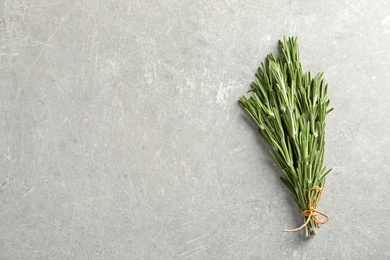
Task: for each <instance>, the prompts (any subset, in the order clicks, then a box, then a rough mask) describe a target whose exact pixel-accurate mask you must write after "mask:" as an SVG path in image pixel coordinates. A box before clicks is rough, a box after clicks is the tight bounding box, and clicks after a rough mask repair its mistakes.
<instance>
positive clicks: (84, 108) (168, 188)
mask: <svg viewBox="0 0 390 260" xmlns="http://www.w3.org/2000/svg"><path fill="white" fill-rule="evenodd" d="M0 16H1V18H0V59H1V61H0V122H1V127H0V259H138V258H139V259H184V258H188V259H292V258H293V259H295V258H296V259H385V258H390V249H389V247H388V244H389V242H390V227H389V224H388V216H389V213H390V206H389V196H390V189H389V184H390V162H389V159H390V156H389V153H390V148H389V147H390V138H389V130H390V121H389V117H390V86H389V85H390V82H389V77H390V2H389V1H388V0H380V1H379V0H378V1H369V0H362V1H352V0H349V1H337V0H331V1H303V0H302V1H280V0H279V1H266V0H261V1H254V0H252V1H245V0H244V1H237V0H226V1H179V0H162V1H132V0H130V1H127V0H126V1H122V0H120V1H114V0H112V1H103V0H95V1H93V0H88V1H48V0H46V1H45V0H43V1H32V0H30V1H28V0H0ZM283 35H296V36H298V38H299V43H300V45H301V51H302V61H303V65H304V68H305V69H308V70H311V71H313V72H319V71H324V72H325V77H326V78H327V80H328V82H329V84H330V89H329V95H330V98H331V105H332V106H333V107H335V110H334V112H332V113H331V114H330V115H329V117H328V121H327V123H328V124H327V126H328V128H327V155H326V160H327V165H328V166H330V167H333V168H334V171H333V172H332V173H331V174H330V175H329V177H328V182H327V186H326V189H325V191H324V196H323V199H322V200H321V203H320V209H321V210H322V211H324V212H326V213H328V214H329V215H330V217H331V220H330V222H329V223H328V224H326V225H325V226H323V227H322V228H321V229H320V230H319V234H318V235H317V236H316V237H315V238H314V239H310V240H307V239H304V238H303V234H302V233H292V234H291V233H290V234H287V233H282V232H281V231H282V230H283V229H285V228H294V227H297V226H299V225H300V224H301V218H300V217H299V210H298V208H297V207H296V206H295V205H294V204H292V201H291V200H290V198H289V194H288V193H287V189H286V188H285V187H283V185H282V183H281V182H280V181H279V179H278V175H279V174H280V171H279V170H278V168H277V167H276V166H275V165H274V163H273V161H272V159H271V156H270V155H269V153H268V150H269V148H268V147H267V146H266V145H265V143H264V141H263V140H261V139H260V137H259V136H258V135H257V133H256V129H255V127H254V125H253V124H252V123H251V122H250V121H249V120H248V118H247V116H246V115H245V114H244V112H243V110H242V109H241V107H240V106H239V105H238V103H237V99H238V97H239V96H240V95H241V94H243V93H245V91H246V90H247V89H248V87H249V84H250V82H251V80H253V78H254V73H255V71H256V68H257V66H258V65H259V63H260V62H261V61H263V60H264V58H265V56H266V55H267V54H268V53H269V52H275V51H277V41H278V40H279V39H280V38H281V37H282V36H283Z"/></svg>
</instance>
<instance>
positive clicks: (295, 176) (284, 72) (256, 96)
mask: <svg viewBox="0 0 390 260" xmlns="http://www.w3.org/2000/svg"><path fill="white" fill-rule="evenodd" d="M280 48H281V52H282V54H283V55H282V58H275V57H274V56H273V55H272V54H269V55H268V56H267V58H268V59H267V60H268V63H267V65H264V63H261V66H260V68H259V70H258V73H256V78H255V81H254V82H253V83H252V88H251V89H250V90H249V91H248V92H253V95H252V96H251V97H249V98H247V97H246V96H242V97H240V100H239V101H240V103H241V104H242V105H243V107H244V108H245V110H246V111H247V112H248V114H249V115H250V116H251V117H252V119H253V120H254V121H255V122H256V124H257V125H258V127H259V133H260V134H261V136H263V138H264V139H265V140H266V141H267V142H268V143H269V144H270V145H271V147H272V148H273V151H271V153H272V156H273V157H274V159H275V161H276V162H277V163H278V165H279V166H280V168H281V169H282V171H283V173H284V176H283V177H281V180H282V181H283V183H284V184H285V185H286V186H287V187H288V189H289V190H290V191H291V194H292V197H293V198H294V200H295V202H296V203H297V204H298V206H299V207H300V209H301V210H302V216H303V217H304V222H305V224H304V225H302V226H301V227H300V228H297V229H294V230H285V231H297V230H299V229H301V228H303V227H306V236H308V235H309V236H310V235H314V234H315V229H316V228H318V227H319V225H320V224H324V223H326V222H327V221H328V216H327V215H326V214H324V213H322V212H320V211H318V210H317V209H316V207H317V203H318V201H319V199H320V197H321V194H322V188H323V187H324V185H325V177H326V175H327V174H328V173H329V172H330V171H331V169H327V168H326V167H325V166H324V165H323V162H324V152H325V117H326V115H327V114H328V113H329V112H330V111H331V110H333V109H328V105H329V99H328V96H327V88H328V85H327V83H326V82H325V80H324V78H323V73H319V74H318V75H317V76H315V77H312V76H311V74H310V72H303V71H302V65H301V61H300V54H299V46H298V43H297V38H296V37H291V38H286V37H284V39H283V41H280ZM317 215H322V216H323V217H325V218H326V221H321V220H320V219H319V218H317Z"/></svg>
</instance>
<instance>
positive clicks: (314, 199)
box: [283, 186, 329, 232]
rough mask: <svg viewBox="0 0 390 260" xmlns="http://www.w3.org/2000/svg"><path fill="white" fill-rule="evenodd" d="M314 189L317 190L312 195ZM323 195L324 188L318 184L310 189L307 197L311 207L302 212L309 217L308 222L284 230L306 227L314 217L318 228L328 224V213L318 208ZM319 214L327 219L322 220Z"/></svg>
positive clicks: (292, 230)
mask: <svg viewBox="0 0 390 260" xmlns="http://www.w3.org/2000/svg"><path fill="white" fill-rule="evenodd" d="M312 191H315V192H314V195H313V196H311V192H312ZM321 196H322V188H320V187H318V186H314V187H313V188H311V189H309V191H308V193H307V199H308V201H309V205H308V207H309V208H308V209H307V210H304V211H302V213H301V216H302V217H306V218H307V220H306V222H305V223H304V224H303V225H302V226H300V227H299V228H295V229H287V230H283V232H295V231H298V230H300V229H302V228H304V227H305V226H306V225H307V224H309V221H310V219H313V221H314V223H315V225H316V227H317V228H319V227H320V225H323V224H326V223H327V222H328V221H329V217H328V215H326V214H325V213H324V212H321V211H319V210H317V209H316V207H317V204H318V202H319V201H320V199H321ZM318 215H321V216H323V217H324V218H325V220H320V219H319V218H318V217H317V216H318Z"/></svg>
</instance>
